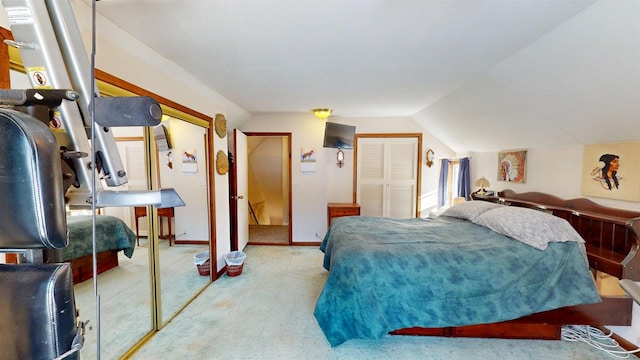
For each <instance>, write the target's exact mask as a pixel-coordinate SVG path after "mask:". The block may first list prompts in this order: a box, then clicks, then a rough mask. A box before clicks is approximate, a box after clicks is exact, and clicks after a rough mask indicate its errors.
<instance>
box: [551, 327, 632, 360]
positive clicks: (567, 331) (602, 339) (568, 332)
mask: <svg viewBox="0 0 640 360" xmlns="http://www.w3.org/2000/svg"><path fill="white" fill-rule="evenodd" d="M561 335H562V340H565V341H574V342H583V343H586V344H588V345H590V346H592V347H594V348H596V349H598V350H601V351H603V352H606V353H607V354H609V355H611V356H613V357H616V358H619V359H627V358H629V357H630V356H631V354H634V353H637V352H640V349H636V350H632V351H629V350H625V349H623V348H622V347H621V346H620V344H618V342H617V341H616V340H615V339H613V338H612V337H611V336H612V335H613V332H609V333H608V334H605V333H604V332H603V331H602V330H600V329H597V328H594V327H592V326H589V325H564V326H563V327H562V333H561Z"/></svg>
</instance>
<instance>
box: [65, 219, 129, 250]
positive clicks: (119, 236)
mask: <svg viewBox="0 0 640 360" xmlns="http://www.w3.org/2000/svg"><path fill="white" fill-rule="evenodd" d="M67 228H68V229H69V245H68V246H67V247H65V248H62V249H60V250H61V256H62V261H69V260H71V259H77V258H80V257H82V256H85V255H89V254H91V253H92V252H93V247H92V246H93V245H92V243H93V240H92V228H93V225H92V220H91V215H78V216H69V217H67ZM135 246H136V234H135V233H134V232H133V231H131V229H129V227H128V226H127V225H126V224H125V223H124V222H123V221H122V220H120V219H119V218H117V217H115V216H109V215H99V216H97V217H96V247H97V252H102V251H106V250H123V252H124V254H125V255H126V256H127V257H129V258H131V257H132V256H133V250H134V249H135Z"/></svg>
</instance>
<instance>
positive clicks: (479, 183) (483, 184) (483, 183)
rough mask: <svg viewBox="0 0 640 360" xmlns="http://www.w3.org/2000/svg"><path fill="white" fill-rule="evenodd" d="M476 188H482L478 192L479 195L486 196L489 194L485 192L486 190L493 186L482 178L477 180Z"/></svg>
mask: <svg viewBox="0 0 640 360" xmlns="http://www.w3.org/2000/svg"><path fill="white" fill-rule="evenodd" d="M476 186H478V187H479V188H480V190H478V192H477V194H478V195H484V194H486V193H487V192H486V191H485V189H486V188H488V187H489V186H491V184H490V183H489V180H487V179H486V178H485V177H484V176H483V177H481V178H480V179H478V180H476Z"/></svg>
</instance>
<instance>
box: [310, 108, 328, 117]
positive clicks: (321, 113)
mask: <svg viewBox="0 0 640 360" xmlns="http://www.w3.org/2000/svg"><path fill="white" fill-rule="evenodd" d="M312 111H313V115H315V117H317V118H318V119H326V118H328V117H329V116H331V113H332V112H333V110H331V109H313V110H312Z"/></svg>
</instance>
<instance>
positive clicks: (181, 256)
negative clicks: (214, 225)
mask: <svg viewBox="0 0 640 360" xmlns="http://www.w3.org/2000/svg"><path fill="white" fill-rule="evenodd" d="M161 125H162V126H163V127H164V130H165V131H164V133H165V134H166V139H167V142H166V144H165V143H164V142H162V143H159V144H157V145H160V146H157V148H158V150H157V164H158V173H159V175H160V176H159V179H160V180H159V185H160V188H174V189H175V190H176V192H177V193H178V194H180V197H181V198H182V199H183V200H184V202H185V206H181V207H176V208H165V209H158V214H159V219H158V221H159V225H160V230H159V244H158V249H159V258H160V289H161V290H160V291H161V305H162V307H161V309H162V323H166V322H168V321H169V320H170V319H171V318H172V317H173V316H174V315H175V314H176V313H177V312H179V311H180V309H181V308H182V307H183V306H185V305H186V303H187V302H189V301H190V300H191V299H192V298H193V297H195V296H196V295H197V294H198V293H199V292H200V291H201V290H202V289H203V288H204V287H205V286H206V285H207V284H208V283H209V273H210V270H209V264H210V263H209V262H206V259H207V258H208V256H209V255H208V251H209V190H208V184H209V182H208V167H207V161H208V159H207V156H208V149H207V138H206V135H207V129H205V128H203V127H201V126H198V125H195V124H192V123H190V122H187V121H183V120H179V119H175V118H167V119H166V120H164V121H162V124H161ZM160 140H161V139H160ZM161 149H164V150H161ZM144 241H145V240H143V239H141V240H140V242H141V244H142V243H143V242H144ZM197 255H199V256H197ZM196 263H198V264H199V266H198V265H196Z"/></svg>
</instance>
